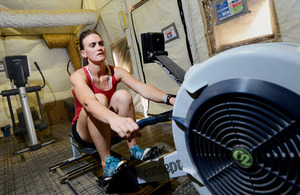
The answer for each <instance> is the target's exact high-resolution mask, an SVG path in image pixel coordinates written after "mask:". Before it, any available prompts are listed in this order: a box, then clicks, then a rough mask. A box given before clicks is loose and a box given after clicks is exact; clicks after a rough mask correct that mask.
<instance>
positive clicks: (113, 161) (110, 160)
mask: <svg viewBox="0 0 300 195" xmlns="http://www.w3.org/2000/svg"><path fill="white" fill-rule="evenodd" d="M105 164H106V165H105V167H104V169H103V177H112V176H113V175H114V174H115V173H116V172H118V171H119V169H120V168H121V167H123V166H124V165H125V161H123V160H122V161H121V160H120V159H118V158H115V157H113V156H108V157H106V159H105Z"/></svg>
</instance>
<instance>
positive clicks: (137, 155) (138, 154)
mask: <svg viewBox="0 0 300 195" xmlns="http://www.w3.org/2000/svg"><path fill="white" fill-rule="evenodd" d="M150 150H151V149H150V148H142V149H141V148H140V147H139V146H138V145H137V144H135V145H134V146H133V147H132V148H131V149H130V152H131V156H130V158H131V159H132V158H134V159H138V160H141V161H146V160H148V159H149V158H148V156H149V152H150Z"/></svg>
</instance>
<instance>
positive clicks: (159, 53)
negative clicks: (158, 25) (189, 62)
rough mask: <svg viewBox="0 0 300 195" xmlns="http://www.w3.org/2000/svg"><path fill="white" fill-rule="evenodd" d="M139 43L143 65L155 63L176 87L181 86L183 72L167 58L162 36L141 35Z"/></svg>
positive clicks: (156, 34)
mask: <svg viewBox="0 0 300 195" xmlns="http://www.w3.org/2000/svg"><path fill="white" fill-rule="evenodd" d="M141 42H142V49H143V61H144V63H151V62H156V63H157V64H158V65H159V66H161V68H162V69H163V70H164V71H165V72H166V73H168V74H169V76H170V77H171V78H172V79H173V80H174V81H175V82H177V84H178V85H181V84H182V82H183V80H184V75H185V71H184V70H183V69H182V68H181V67H180V66H178V65H177V64H176V63H175V62H173V61H172V60H171V59H170V58H168V57H167V55H168V52H167V51H165V42H164V35H163V34H162V33H143V34H141Z"/></svg>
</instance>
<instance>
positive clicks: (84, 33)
mask: <svg viewBox="0 0 300 195" xmlns="http://www.w3.org/2000/svg"><path fill="white" fill-rule="evenodd" d="M90 34H97V35H99V36H100V37H101V35H100V34H99V33H97V31H95V30H91V29H89V30H85V31H83V32H81V33H80V36H79V46H80V50H84V47H83V43H82V41H83V39H84V38H85V37H87V36H89V35H90ZM101 38H102V37H101Z"/></svg>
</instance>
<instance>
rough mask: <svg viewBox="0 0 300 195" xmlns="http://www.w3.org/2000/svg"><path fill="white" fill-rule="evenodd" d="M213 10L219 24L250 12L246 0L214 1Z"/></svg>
mask: <svg viewBox="0 0 300 195" xmlns="http://www.w3.org/2000/svg"><path fill="white" fill-rule="evenodd" d="M213 10H214V14H215V18H216V24H217V25H219V24H221V23H223V22H227V21H229V20H231V19H234V18H237V17H239V16H242V15H244V14H246V13H248V12H249V11H248V6H247V1H246V0H218V1H215V2H214V3H213Z"/></svg>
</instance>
